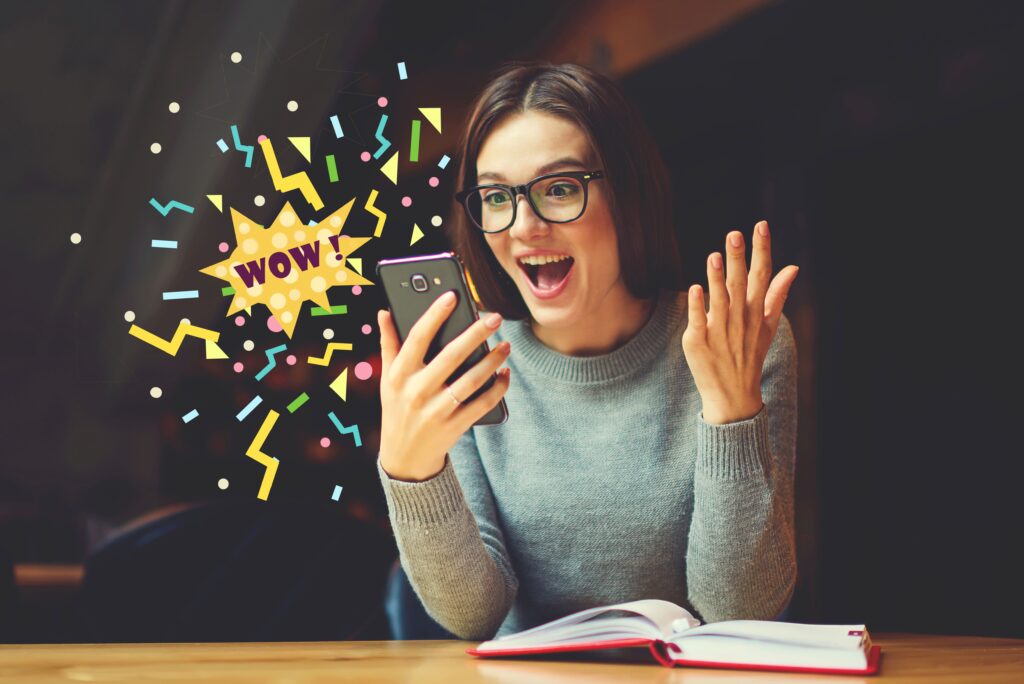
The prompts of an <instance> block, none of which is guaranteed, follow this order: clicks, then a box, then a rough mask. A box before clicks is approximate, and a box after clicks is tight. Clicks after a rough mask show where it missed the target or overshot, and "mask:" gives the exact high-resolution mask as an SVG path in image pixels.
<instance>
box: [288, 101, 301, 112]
mask: <svg viewBox="0 0 1024 684" xmlns="http://www.w3.org/2000/svg"><path fill="white" fill-rule="evenodd" d="M288 111H289V112H297V111H299V103H298V102H296V101H295V100H288Z"/></svg>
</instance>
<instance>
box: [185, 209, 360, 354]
mask: <svg viewBox="0 0 1024 684" xmlns="http://www.w3.org/2000/svg"><path fill="white" fill-rule="evenodd" d="M354 203H355V198H353V199H352V200H350V201H349V202H348V204H346V205H345V206H343V207H341V208H340V209H338V210H337V211H335V212H334V213H332V214H331V215H330V216H328V217H327V218H325V219H324V220H322V221H320V222H319V223H317V224H315V225H311V226H307V225H303V224H302V223H301V222H300V221H299V219H298V217H297V216H296V214H295V211H294V210H293V209H292V206H291V204H288V203H286V204H285V205H284V208H282V209H281V212H280V213H279V214H278V215H277V217H276V218H275V219H274V222H273V223H272V224H270V227H269V228H264V227H263V226H261V225H259V224H258V223H256V222H255V221H253V220H252V219H250V218H247V217H246V216H244V215H243V214H242V213H240V212H239V211H237V210H235V209H231V222H232V224H233V225H234V229H235V249H234V251H232V252H231V254H230V255H229V256H228V257H227V258H226V259H225V260H224V261H220V262H217V263H216V264H212V265H211V266H207V267H206V268H204V269H200V273H205V274H206V275H211V276H213V277H215V278H220V279H221V280H226V281H227V282H228V283H230V284H231V287H233V288H234V290H235V294H234V295H232V298H231V306H230V307H229V308H228V313H227V315H228V316H231V315H234V314H235V313H237V312H238V311H241V310H242V309H246V308H248V307H251V306H252V305H253V304H263V305H265V306H266V307H267V308H268V309H270V312H271V313H272V314H274V316H275V317H276V318H277V321H278V322H279V323H280V324H281V328H282V329H283V330H284V332H285V334H286V335H288V337H291V336H292V332H294V330H295V325H296V323H298V317H299V312H300V311H301V310H302V303H303V302H304V301H306V300H307V299H309V300H311V301H313V302H315V303H316V304H317V306H322V307H324V308H325V309H327V308H330V306H331V302H330V299H329V298H328V296H327V290H328V289H330V288H331V287H336V286H340V287H352V286H354V285H373V283H372V282H371V281H369V280H367V279H366V278H364V277H363V276H362V275H360V274H359V273H357V272H356V271H354V270H351V269H349V268H348V267H347V266H346V264H345V260H346V257H348V255H349V254H351V253H352V252H354V251H356V250H357V249H359V248H360V247H362V246H363V245H364V244H365V243H366V242H368V241H370V240H371V239H372V238H368V237H365V238H356V237H349V236H347V235H341V231H342V229H343V228H344V227H345V221H346V219H348V215H349V212H351V211H352V205H353V204H354Z"/></svg>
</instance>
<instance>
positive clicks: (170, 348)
mask: <svg viewBox="0 0 1024 684" xmlns="http://www.w3.org/2000/svg"><path fill="white" fill-rule="evenodd" d="M128 334H129V335H131V336H133V337H137V338H139V339H140V340H142V341H143V342H145V343H146V344H151V345H153V346H154V347H156V348H157V349H159V350H160V351H162V352H165V353H167V354H170V355H171V356H177V354H178V350H179V349H181V343H182V342H184V341H185V338H186V337H189V336H191V337H198V338H200V339H203V340H206V341H207V342H212V343H213V344H214V346H216V343H217V340H219V339H220V333H219V332H217V331H216V330H208V329H207V328H200V327H199V326H197V325H192V324H191V323H179V324H178V329H177V330H175V331H174V336H173V337H171V339H169V340H165V339H162V338H160V337H157V336H156V335H154V334H153V333H151V332H149V331H148V330H145V329H143V328H140V327H139V326H137V325H134V324H132V327H131V328H129V329H128Z"/></svg>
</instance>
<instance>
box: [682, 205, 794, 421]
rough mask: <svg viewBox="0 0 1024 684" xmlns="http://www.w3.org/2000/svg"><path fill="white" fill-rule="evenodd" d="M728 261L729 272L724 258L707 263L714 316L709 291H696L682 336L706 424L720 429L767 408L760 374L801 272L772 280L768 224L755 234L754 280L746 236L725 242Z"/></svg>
mask: <svg viewBox="0 0 1024 684" xmlns="http://www.w3.org/2000/svg"><path fill="white" fill-rule="evenodd" d="M725 254H726V259H725V270H723V268H722V266H723V264H722V255H721V254H719V253H718V252H714V253H712V254H710V255H709V256H708V262H707V267H708V290H709V291H710V294H709V296H710V298H711V306H710V310H708V311H705V308H704V289H703V288H702V287H701V286H700V285H694V286H692V287H691V288H690V292H689V314H688V322H687V325H686V332H684V333H683V355H684V356H685V357H686V362H687V363H688V364H689V365H690V372H691V373H692V374H693V379H694V382H695V383H696V385H697V391H698V392H700V398H701V401H702V402H703V404H704V406H703V412H704V421H705V422H707V423H712V424H718V425H721V424H724V423H733V422H736V421H740V420H747V419H749V418H753V417H754V416H756V415H757V414H758V412H760V410H761V408H762V406H764V402H763V400H762V397H761V371H762V369H763V367H764V360H765V357H766V356H767V355H768V347H769V346H770V345H771V342H772V339H774V337H775V331H776V330H778V327H779V319H780V318H781V316H782V305H783V304H784V303H785V301H786V297H787V295H788V294H789V288H790V286H791V285H792V284H793V281H794V280H795V279H796V274H797V271H799V270H800V269H799V267H797V266H786V267H785V268H784V269H782V270H781V271H779V273H778V275H776V276H775V278H774V279H773V278H772V253H771V238H770V237H769V234H768V222H767V221H761V222H759V223H758V224H757V225H756V226H754V249H753V256H752V258H751V262H750V274H749V277H748V274H747V257H746V251H745V247H744V242H743V233H741V232H740V231H738V230H734V231H732V232H731V233H729V234H728V235H726V239H725Z"/></svg>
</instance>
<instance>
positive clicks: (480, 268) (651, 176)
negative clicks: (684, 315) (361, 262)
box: [452, 63, 682, 320]
mask: <svg viewBox="0 0 1024 684" xmlns="http://www.w3.org/2000/svg"><path fill="white" fill-rule="evenodd" d="M530 110H533V111H540V112H546V113H548V114H554V115H556V116H561V117H564V118H566V119H568V120H570V121H572V122H574V123H575V124H576V125H578V126H579V127H580V128H581V129H583V132H584V133H585V134H586V136H587V138H588V139H589V141H590V144H591V147H592V148H593V149H594V151H595V153H596V154H597V156H598V159H597V162H598V163H599V165H600V166H599V168H601V169H602V170H603V171H604V174H605V180H602V181H600V182H602V183H605V184H606V185H605V188H607V189H608V190H610V192H608V193H607V194H608V196H609V199H610V202H609V205H610V208H611V212H612V219H613V221H614V223H615V230H616V232H617V234H618V246H619V264H620V267H621V270H622V277H623V280H624V281H625V284H626V288H627V289H628V290H629V292H630V293H631V294H632V295H633V296H634V297H637V298H639V299H648V298H651V297H653V296H654V295H655V294H656V293H657V291H658V290H659V289H661V288H665V289H673V290H678V289H679V286H678V283H679V281H680V279H681V277H682V262H681V259H680V254H679V247H678V243H677V240H676V235H675V231H674V229H673V226H672V197H671V191H670V187H669V180H668V172H667V171H666V169H665V164H664V162H663V161H662V159H661V155H660V154H659V153H658V150H657V148H656V147H655V146H654V143H653V141H652V139H651V137H650V135H649V134H648V132H647V129H646V127H645V126H644V125H643V122H642V120H641V118H640V115H639V113H638V112H637V111H636V110H635V109H634V108H633V106H632V105H631V104H630V103H629V101H628V100H627V99H626V98H625V96H624V94H623V92H622V90H621V89H620V88H619V86H618V85H616V84H615V82H613V81H612V80H611V79H609V78H608V77H606V76H603V75H601V74H599V73H597V72H595V71H593V70H592V69H588V68H587V67H583V66H578V65H576V64H557V65H556V64H546V63H527V64H511V65H508V66H506V67H504V68H503V69H502V70H501V71H499V72H498V74H497V75H496V76H495V78H494V79H493V80H492V81H491V82H490V83H489V84H488V85H487V86H486V87H485V88H484V90H483V92H482V93H480V96H479V97H478V98H477V99H476V102H475V103H474V104H473V106H472V108H471V109H470V114H469V118H468V120H467V122H466V127H465V132H464V134H463V137H462V141H461V144H460V150H459V168H458V183H459V189H463V188H468V187H472V186H474V185H476V160H477V155H478V154H479V153H480V147H481V146H482V145H483V142H484V140H485V139H486V138H487V136H488V134H489V133H490V132H491V130H492V129H493V128H494V126H495V125H496V124H497V123H498V121H499V120H501V119H502V118H504V117H505V116H507V115H509V114H513V113H517V112H526V111H530ZM452 226H453V227H452V243H453V247H454V249H455V251H456V252H457V253H458V254H459V256H460V257H461V258H462V261H463V263H464V264H465V266H466V270H467V271H468V272H469V274H470V278H471V279H472V281H473V284H474V286H475V290H476V292H477V294H478V296H479V299H480V303H481V305H482V307H483V308H484V309H486V310H487V311H496V312H498V313H500V314H501V315H502V316H503V317H505V318H507V319H512V320H518V319H523V318H527V317H528V316H529V309H528V308H527V306H526V302H524V301H523V298H522V295H520V294H519V290H518V289H517V288H516V285H515V282H514V281H513V280H512V278H511V277H510V276H509V275H508V274H507V273H506V272H505V270H504V269H503V268H502V267H501V265H500V264H499V263H498V261H497V259H496V258H495V257H494V253H493V252H492V251H491V248H490V246H489V245H488V244H487V241H486V239H485V237H484V234H483V233H482V232H481V231H480V230H479V229H478V228H476V227H475V226H474V225H473V224H471V223H470V222H469V219H468V217H467V216H466V214H465V210H464V209H463V207H462V206H461V205H459V204H458V203H457V202H456V206H455V211H454V214H453V221H452Z"/></svg>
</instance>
